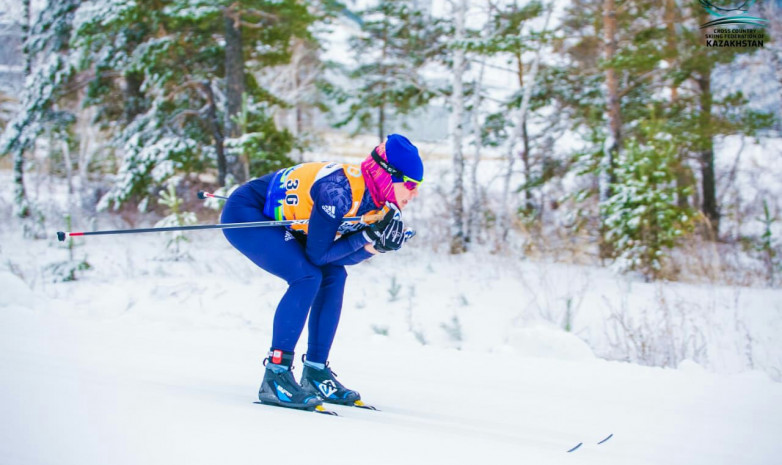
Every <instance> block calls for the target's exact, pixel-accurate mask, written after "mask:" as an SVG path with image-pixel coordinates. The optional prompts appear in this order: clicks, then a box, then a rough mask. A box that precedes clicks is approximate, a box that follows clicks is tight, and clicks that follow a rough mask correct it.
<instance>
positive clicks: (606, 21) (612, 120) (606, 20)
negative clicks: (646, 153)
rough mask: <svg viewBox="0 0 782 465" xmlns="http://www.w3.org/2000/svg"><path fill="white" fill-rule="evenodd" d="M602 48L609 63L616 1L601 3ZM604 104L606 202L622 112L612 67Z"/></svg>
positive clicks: (613, 49)
mask: <svg viewBox="0 0 782 465" xmlns="http://www.w3.org/2000/svg"><path fill="white" fill-rule="evenodd" d="M603 46H604V58H605V60H606V61H607V62H610V61H612V60H613V59H614V57H615V56H616V48H617V45H616V0H604V1H603ZM605 78H606V103H607V107H608V131H609V139H608V141H607V143H606V150H605V159H604V160H603V169H604V179H603V181H604V182H603V185H602V186H601V189H600V190H601V199H600V200H606V199H608V198H609V197H611V195H612V194H613V192H612V190H613V189H612V187H611V186H612V185H613V184H614V183H616V175H615V174H614V168H615V166H616V157H617V155H618V154H619V150H620V147H621V146H622V112H621V106H620V101H619V80H618V78H617V73H616V70H615V69H614V68H613V66H608V67H606V70H605Z"/></svg>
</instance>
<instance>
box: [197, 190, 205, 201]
mask: <svg viewBox="0 0 782 465" xmlns="http://www.w3.org/2000/svg"><path fill="white" fill-rule="evenodd" d="M198 198H199V199H201V200H204V199H206V194H204V191H198Z"/></svg>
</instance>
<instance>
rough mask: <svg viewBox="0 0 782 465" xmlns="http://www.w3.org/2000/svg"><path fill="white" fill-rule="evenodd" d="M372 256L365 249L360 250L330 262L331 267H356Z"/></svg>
mask: <svg viewBox="0 0 782 465" xmlns="http://www.w3.org/2000/svg"><path fill="white" fill-rule="evenodd" d="M373 256H374V254H373V253H371V252H369V251H368V250H367V248H366V247H364V248H361V249H359V250H357V251H355V252H353V253H352V254H350V255H348V256H347V257H344V258H340V259H339V260H335V261H333V262H331V264H332V265H342V266H350V265H358V264H359V263H361V262H363V261H364V260H366V259H367V258H371V257H373Z"/></svg>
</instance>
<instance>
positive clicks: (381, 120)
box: [377, 96, 386, 144]
mask: <svg viewBox="0 0 782 465" xmlns="http://www.w3.org/2000/svg"><path fill="white" fill-rule="evenodd" d="M383 99H384V100H385V96H384V97H383ZM385 132H386V105H385V104H384V103H381V104H380V106H379V107H377V137H378V139H379V140H380V142H379V143H380V144H382V143H383V142H384V141H385V140H386V134H385Z"/></svg>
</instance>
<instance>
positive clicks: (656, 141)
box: [600, 121, 695, 279]
mask: <svg viewBox="0 0 782 465" xmlns="http://www.w3.org/2000/svg"><path fill="white" fill-rule="evenodd" d="M644 126H645V128H644V129H645V130H644V132H645V134H644V135H645V140H643V141H642V140H639V139H631V140H629V141H628V143H627V147H626V149H625V150H624V151H623V152H622V153H621V154H620V156H619V157H618V159H617V167H616V170H615V175H616V183H615V184H613V185H612V189H613V192H612V195H611V196H610V197H609V198H608V199H606V200H605V201H603V202H602V203H601V205H600V209H601V212H602V217H603V218H604V228H605V239H606V241H607V243H608V244H610V246H611V248H612V250H613V252H614V254H615V256H616V257H617V259H618V260H619V264H620V267H621V268H622V269H623V270H625V271H640V272H641V273H643V275H644V276H645V277H646V278H651V279H657V278H660V277H662V276H663V274H664V269H663V264H664V261H665V258H666V251H667V250H669V249H672V248H673V247H675V246H676V245H677V243H678V241H679V240H680V238H681V237H683V236H685V235H687V234H688V233H689V232H690V231H691V230H692V229H693V218H694V217H695V213H694V212H693V211H692V210H691V209H690V208H688V207H685V206H680V205H678V204H677V199H678V197H679V196H680V195H686V192H685V189H681V188H679V187H678V186H677V184H676V177H677V146H676V143H675V141H674V140H672V139H671V138H670V137H668V136H666V135H665V134H664V132H663V131H662V129H661V128H660V127H659V123H656V122H654V121H652V122H650V123H646V124H644Z"/></svg>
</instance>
